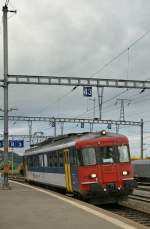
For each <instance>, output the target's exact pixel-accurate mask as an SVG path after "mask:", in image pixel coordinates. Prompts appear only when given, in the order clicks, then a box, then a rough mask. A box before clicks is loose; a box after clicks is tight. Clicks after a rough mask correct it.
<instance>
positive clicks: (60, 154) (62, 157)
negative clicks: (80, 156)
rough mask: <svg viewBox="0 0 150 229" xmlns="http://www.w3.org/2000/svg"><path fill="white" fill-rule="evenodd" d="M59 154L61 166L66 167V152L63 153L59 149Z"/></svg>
mask: <svg viewBox="0 0 150 229" xmlns="http://www.w3.org/2000/svg"><path fill="white" fill-rule="evenodd" d="M58 155H59V166H60V167H64V153H63V151H59V152H58Z"/></svg>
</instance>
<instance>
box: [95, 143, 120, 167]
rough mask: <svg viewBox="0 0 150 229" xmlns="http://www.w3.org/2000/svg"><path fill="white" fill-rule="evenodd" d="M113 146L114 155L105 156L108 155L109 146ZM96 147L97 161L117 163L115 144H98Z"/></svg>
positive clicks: (100, 162)
mask: <svg viewBox="0 0 150 229" xmlns="http://www.w3.org/2000/svg"><path fill="white" fill-rule="evenodd" d="M110 147H111V148H112V149H113V150H112V152H111V151H110V153H111V154H112V157H110V158H104V156H105V155H108V153H107V152H108V148H110ZM95 148H96V161H97V164H115V163H117V156H116V147H115V145H109V146H108V145H107V146H98V147H95Z"/></svg>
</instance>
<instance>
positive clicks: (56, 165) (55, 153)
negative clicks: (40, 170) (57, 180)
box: [53, 151, 59, 168]
mask: <svg viewBox="0 0 150 229" xmlns="http://www.w3.org/2000/svg"><path fill="white" fill-rule="evenodd" d="M58 155H59V152H58V151H54V159H53V161H54V164H53V166H54V167H56V168H57V167H59V158H58Z"/></svg>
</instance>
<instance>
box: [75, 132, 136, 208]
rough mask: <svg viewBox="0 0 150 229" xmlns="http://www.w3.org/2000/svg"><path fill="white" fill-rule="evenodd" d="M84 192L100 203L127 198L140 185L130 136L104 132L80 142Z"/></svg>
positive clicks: (80, 170)
mask: <svg viewBox="0 0 150 229" xmlns="http://www.w3.org/2000/svg"><path fill="white" fill-rule="evenodd" d="M76 147H77V151H78V157H79V168H78V177H79V187H80V193H81V195H82V196H84V197H85V198H86V199H89V200H90V201H92V202H94V203H95V202H96V203H97V204H105V203H115V202H118V201H120V200H123V199H125V198H126V197H127V196H128V195H129V194H131V193H132V191H133V189H134V188H135V187H136V182H135V180H134V178H133V171H132V166H131V162H130V151H129V144H128V139H127V137H125V136H123V135H112V134H108V133H106V132H104V131H103V132H101V135H100V136H98V137H96V138H93V139H92V138H91V139H87V140H82V141H79V142H77V144H76Z"/></svg>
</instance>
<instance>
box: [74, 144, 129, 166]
mask: <svg viewBox="0 0 150 229" xmlns="http://www.w3.org/2000/svg"><path fill="white" fill-rule="evenodd" d="M129 155H130V154H129V147H128V145H112V146H102V147H95V148H94V147H90V148H83V149H81V150H79V154H78V156H79V162H80V165H95V164H112V163H122V162H129V160H130V156H129Z"/></svg>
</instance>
